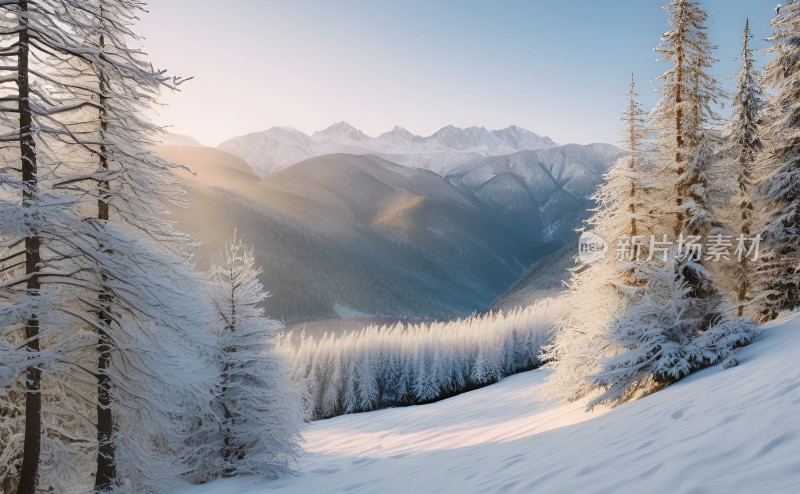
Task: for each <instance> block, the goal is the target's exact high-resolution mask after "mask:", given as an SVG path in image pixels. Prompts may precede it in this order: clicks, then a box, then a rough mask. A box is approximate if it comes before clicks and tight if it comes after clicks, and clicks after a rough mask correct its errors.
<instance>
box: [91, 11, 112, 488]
mask: <svg viewBox="0 0 800 494" xmlns="http://www.w3.org/2000/svg"><path fill="white" fill-rule="evenodd" d="M101 15H102V14H101ZM104 46H105V39H104V37H103V36H102V35H101V36H100V49H101V50H102V49H103V47H104ZM98 79H99V81H100V141H101V143H102V142H103V141H104V139H105V132H106V130H108V119H107V112H106V111H105V105H106V97H105V92H106V86H107V82H106V78H105V75H104V74H103V72H102V70H98ZM100 168H101V169H102V170H103V171H108V151H107V149H106V146H105V144H101V145H100ZM98 189H99V196H98V200H97V218H98V219H99V220H100V221H101V222H103V223H106V222H108V219H109V204H108V196H109V191H110V184H109V182H108V181H107V180H103V181H101V182H100V183H99V185H98ZM100 250H105V252H106V253H111V251H110V250H108V249H105V247H104V246H103V245H100ZM101 278H102V284H103V286H102V287H101V293H100V297H99V299H100V311H99V313H98V319H99V322H100V324H99V329H98V339H99V342H98V348H97V351H98V358H97V444H98V449H97V475H96V476H95V488H96V489H97V490H101V491H105V490H110V489H111V488H112V487H113V485H114V482H115V479H116V476H117V471H116V465H115V452H114V443H113V442H112V435H113V433H114V415H113V413H112V411H111V394H110V391H111V390H110V382H109V376H108V368H109V366H110V364H111V350H112V341H111V337H110V335H109V330H110V328H111V324H112V318H111V307H110V304H111V295H110V293H109V289H108V286H107V283H108V276H107V274H106V273H105V272H103V273H102V274H101Z"/></svg>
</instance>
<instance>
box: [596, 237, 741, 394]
mask: <svg viewBox="0 0 800 494" xmlns="http://www.w3.org/2000/svg"><path fill="white" fill-rule="evenodd" d="M686 262H687V260H686V258H680V256H678V255H677V253H675V252H672V253H671V255H669V256H668V262H666V263H653V264H651V265H649V266H648V267H647V268H646V270H647V274H646V277H647V280H648V282H647V285H646V286H645V288H644V291H643V293H642V295H641V297H639V298H638V299H637V300H635V301H634V302H633V303H632V304H631V305H630V307H629V308H628V309H627V310H626V311H624V312H623V313H622V314H621V315H620V316H619V317H617V318H615V319H614V321H613V322H612V324H611V325H610V327H609V331H608V338H609V339H610V340H612V341H614V343H615V344H616V345H617V346H618V347H619V349H620V351H619V352H617V354H615V355H613V356H611V357H609V358H607V359H605V360H604V361H603V363H602V370H601V371H600V372H598V373H597V374H595V375H594V376H591V377H590V381H591V382H592V384H593V385H594V386H596V387H599V388H601V389H603V390H604V391H603V393H601V394H600V395H599V396H597V397H596V398H594V399H593V400H592V401H591V403H590V405H589V406H590V407H591V406H594V405H596V404H598V403H610V404H613V405H616V404H619V403H622V402H625V401H628V400H631V399H634V398H637V397H639V396H641V395H643V394H647V393H649V392H652V391H654V390H657V389H658V388H659V387H661V386H663V385H665V384H669V383H671V382H674V381H677V380H679V379H681V378H683V377H685V376H687V375H689V374H690V373H691V372H693V371H695V370H697V369H700V368H703V367H706V366H709V365H713V364H716V363H719V362H722V361H723V360H724V359H725V358H727V357H728V356H729V355H730V353H731V352H732V351H733V350H734V349H736V348H738V347H740V346H743V345H746V344H748V343H750V342H751V341H752V340H753V338H755V336H756V328H755V324H754V323H753V321H752V320H750V319H744V318H734V317H732V316H731V315H730V313H731V312H732V311H731V307H730V306H729V304H728V303H727V302H726V301H725V299H724V298H722V297H719V296H718V297H714V298H710V299H698V298H697V297H695V296H693V295H692V291H693V290H694V287H692V286H691V285H690V284H689V283H688V282H687V281H686V279H685V276H684V273H685V272H686V265H685V264H686ZM709 314H714V319H713V321H711V322H709V321H708V317H709Z"/></svg>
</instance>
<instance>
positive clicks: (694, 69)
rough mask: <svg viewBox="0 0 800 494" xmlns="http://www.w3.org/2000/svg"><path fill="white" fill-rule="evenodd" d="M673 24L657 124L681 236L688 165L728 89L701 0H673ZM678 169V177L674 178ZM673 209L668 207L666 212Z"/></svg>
mask: <svg viewBox="0 0 800 494" xmlns="http://www.w3.org/2000/svg"><path fill="white" fill-rule="evenodd" d="M664 10H666V11H667V12H668V13H669V19H668V21H667V22H668V23H669V24H670V25H671V26H672V27H673V29H671V30H670V31H668V32H666V33H665V34H664V35H663V36H662V37H661V44H660V45H659V46H658V48H656V52H657V53H659V54H660V55H661V58H660V61H661V62H665V63H669V64H670V66H669V68H668V69H667V71H666V72H664V74H663V75H661V76H660V77H659V80H660V81H661V86H660V87H659V88H658V92H660V93H661V99H660V100H659V101H658V104H657V105H656V108H655V109H654V110H653V112H652V115H653V122H654V125H655V127H656V129H657V130H658V131H659V149H660V153H661V157H662V161H663V163H664V165H663V168H664V175H665V177H664V178H663V191H662V194H663V195H664V196H665V197H675V198H676V199H675V201H676V203H675V205H674V207H673V208H670V210H672V211H674V213H675V215H676V221H675V223H674V224H673V231H674V232H675V234H676V235H677V234H679V233H681V231H682V230H684V229H685V226H686V225H685V223H686V218H685V208H684V206H683V203H684V202H685V201H686V196H687V188H688V187H689V186H691V184H690V183H687V181H686V180H685V177H686V168H687V166H688V165H690V164H691V162H692V160H693V159H694V158H695V156H696V154H697V147H698V145H699V144H700V142H701V141H702V140H703V138H704V137H707V138H708V137H710V136H708V135H706V133H705V128H706V127H707V125H708V124H709V122H711V121H714V120H716V119H717V118H718V116H717V115H716V113H715V112H714V111H713V109H712V105H713V104H714V103H716V102H717V101H718V99H719V98H720V97H721V95H722V92H721V89H720V86H719V83H718V81H717V80H716V79H715V78H714V77H713V76H711V75H710V74H709V73H708V69H709V68H710V67H711V66H712V65H713V63H714V62H715V60H714V59H713V58H712V57H711V52H712V51H713V50H714V49H715V48H716V47H715V46H714V45H712V44H711V43H710V42H709V41H708V34H707V32H706V26H705V23H706V20H707V17H708V16H707V14H706V12H705V11H704V10H703V9H702V8H701V7H700V5H699V4H698V3H697V2H690V1H686V0H673V1H671V2H670V3H669V4H667V5H666V6H665V7H664ZM669 172H672V173H673V174H674V175H673V176H676V175H677V177H675V179H672V180H671V179H669V177H668V174H669ZM665 212H668V211H665Z"/></svg>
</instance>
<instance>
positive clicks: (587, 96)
mask: <svg viewBox="0 0 800 494" xmlns="http://www.w3.org/2000/svg"><path fill="white" fill-rule="evenodd" d="M664 3H666V2H665V0H604V1H598V0H570V1H564V0H494V1H490V0H484V1H477V0H396V1H388V0H336V1H331V0H291V1H282V0H225V1H224V2H219V1H218V0H150V2H149V7H148V10H149V13H148V14H146V15H145V16H144V17H143V19H142V21H141V23H140V25H139V27H138V32H139V33H141V34H142V35H143V36H144V38H145V40H144V41H143V46H144V48H145V50H146V51H147V52H148V53H149V54H150V59H151V60H152V61H153V63H154V65H155V66H156V67H159V68H165V69H168V70H169V72H170V73H172V74H175V75H181V76H193V77H194V79H193V80H191V81H189V82H187V83H186V84H184V85H183V86H181V87H182V89H181V91H180V92H177V93H165V94H163V96H162V102H163V103H164V106H163V107H162V108H160V109H159V116H158V117H157V119H158V121H159V123H162V124H165V125H169V126H170V130H171V131H173V132H176V133H181V134H187V135H190V136H192V137H195V138H196V139H199V140H200V141H201V142H203V143H204V144H207V145H212V146H216V145H217V144H219V143H220V142H222V141H224V140H226V139H228V138H230V137H234V136H237V135H243V134H247V133H250V132H257V131H260V130H265V129H268V128H270V127H274V126H279V125H289V126H292V127H295V128H297V129H299V130H302V131H304V132H308V133H311V132H313V131H315V130H320V129H323V128H325V127H327V126H329V125H330V124H332V123H334V122H337V121H341V120H344V121H347V122H349V123H350V124H352V125H353V126H355V127H357V128H359V129H361V130H363V131H364V132H366V133H367V134H370V135H378V134H380V133H382V132H385V131H387V130H390V129H392V128H393V127H394V126H395V125H399V126H401V127H405V128H407V129H408V130H410V131H412V132H414V133H417V134H421V135H430V134H432V133H433V132H435V131H436V130H438V129H439V128H441V127H443V126H445V125H449V124H452V125H456V126H459V127H467V126H472V125H476V126H485V127H487V128H489V129H498V128H504V127H508V126H509V125H519V126H522V127H524V128H527V129H528V130H531V131H533V132H536V133H538V134H541V135H547V136H550V137H551V138H552V139H554V140H555V141H556V142H559V143H568V142H577V143H582V144H586V143H590V142H616V140H617V138H616V135H615V131H616V130H617V128H618V127H619V122H618V120H617V119H618V116H619V114H620V112H621V111H622V110H623V109H624V108H625V106H626V93H627V90H628V84H629V81H630V77H631V73H633V74H635V77H636V79H637V81H638V92H639V93H640V95H641V97H640V100H641V102H642V104H643V105H644V106H645V107H646V108H651V107H652V106H653V105H654V104H655V102H656V101H657V95H656V94H655V93H654V89H655V88H656V86H657V82H656V81H654V80H653V79H654V78H656V77H657V76H658V75H660V74H661V73H662V72H663V71H664V69H665V66H664V65H663V64H662V65H659V64H656V63H655V62H656V59H657V54H656V53H655V52H654V51H653V49H654V48H655V47H656V46H657V45H658V42H659V36H660V35H661V34H662V33H663V32H664V31H666V30H667V29H668V26H667V25H666V24H665V21H666V15H665V12H664V11H663V10H662V9H661V6H662V5H663V4H664ZM701 4H702V5H703V6H704V8H705V9H706V10H707V11H708V13H709V37H710V39H711V41H712V42H713V43H715V44H716V45H718V46H719V48H718V49H717V51H716V52H715V57H716V58H717V59H718V60H719V63H718V64H717V65H716V66H715V69H714V73H715V75H716V76H717V77H718V78H720V79H721V80H722V81H723V82H724V86H725V87H726V88H728V89H732V86H731V82H730V81H729V80H728V78H730V77H731V76H733V75H734V74H735V73H736V71H737V68H738V63H737V62H736V61H734V60H732V59H733V58H734V57H735V56H737V54H738V52H739V49H740V43H741V36H742V29H743V27H744V21H745V18H748V17H749V18H750V24H751V29H752V30H753V34H754V40H753V46H754V47H755V48H757V49H762V48H764V47H765V46H766V43H765V42H764V38H766V37H767V36H768V35H769V21H770V19H771V17H772V16H773V13H774V8H775V6H776V4H777V0H703V1H701ZM759 57H760V58H761V60H762V61H763V60H764V59H765V57H764V55H762V54H759Z"/></svg>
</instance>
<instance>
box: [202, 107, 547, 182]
mask: <svg viewBox="0 0 800 494" xmlns="http://www.w3.org/2000/svg"><path fill="white" fill-rule="evenodd" d="M555 146H557V144H556V143H555V142H554V141H553V140H552V139H550V138H549V137H547V136H541V135H539V134H536V133H534V132H531V131H529V130H526V129H524V128H522V127H519V126H516V125H511V126H509V127H506V128H504V129H497V130H489V129H486V128H485V127H476V126H472V127H466V128H459V127H455V126H453V125H447V126H444V127H442V128H441V129H439V130H437V131H436V132H434V133H433V134H431V135H428V136H422V135H417V134H414V133H412V132H410V131H409V130H407V129H405V128H403V127H400V126H395V127H394V128H393V129H391V130H389V131H387V132H384V133H382V134H379V135H378V136H374V137H373V136H369V135H367V134H366V133H364V132H363V131H361V130H359V129H357V128H355V127H353V126H352V125H350V124H349V123H347V122H344V121H340V122H336V123H334V124H332V125H330V126H328V127H327V128H325V129H322V130H318V131H316V132H313V133H312V134H311V135H309V134H306V133H304V132H302V131H300V130H297V129H295V128H293V127H288V126H279V127H272V128H270V129H267V130H262V131H259V132H252V133H249V134H245V135H242V136H236V137H232V138H230V139H227V140H226V141H224V142H222V143H221V144H220V145H219V146H217V147H218V148H219V149H222V150H224V151H227V152H229V153H231V154H234V155H236V156H238V157H240V158H241V159H243V160H245V161H246V162H247V163H248V164H250V166H251V167H252V168H253V170H254V171H255V172H256V174H258V175H259V176H260V177H262V178H263V177H267V176H269V175H271V174H272V173H275V172H277V171H279V170H281V169H283V168H286V167H287V166H290V165H292V164H294V163H297V162H300V161H303V160H305V159H308V158H313V157H316V156H323V155H326V154H336V153H346V154H354V155H365V154H374V155H377V156H380V157H382V158H384V159H387V160H389V161H392V162H394V163H397V164H400V165H404V166H411V167H414V168H425V169H428V170H431V171H434V172H436V173H438V174H440V175H446V174H448V173H449V172H450V171H451V169H452V168H453V167H458V166H463V165H464V164H466V163H470V162H472V161H475V160H476V159H480V158H482V157H486V156H498V155H504V154H511V153H514V152H517V151H523V150H539V149H547V148H551V147H555Z"/></svg>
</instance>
